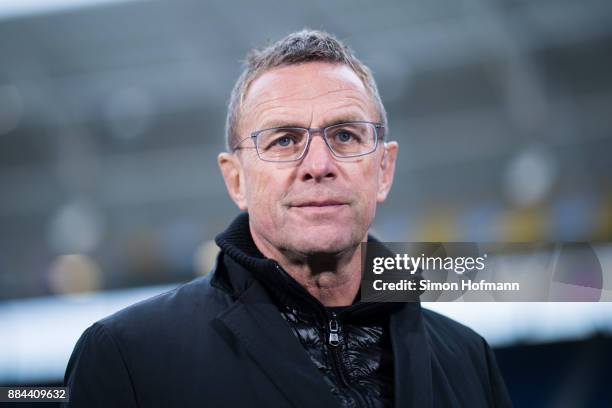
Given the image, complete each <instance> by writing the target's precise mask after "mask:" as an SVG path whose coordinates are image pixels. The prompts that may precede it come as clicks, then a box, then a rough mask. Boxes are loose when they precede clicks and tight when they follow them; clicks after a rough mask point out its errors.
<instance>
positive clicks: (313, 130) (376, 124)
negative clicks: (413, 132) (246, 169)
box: [232, 120, 385, 163]
mask: <svg viewBox="0 0 612 408" xmlns="http://www.w3.org/2000/svg"><path fill="white" fill-rule="evenodd" d="M351 124H368V125H372V126H373V127H374V131H375V132H376V135H375V139H374V147H373V148H372V150H370V151H369V152H366V153H359V154H352V155H350V156H339V155H338V154H337V153H336V152H335V151H334V149H332V147H331V146H330V145H329V141H328V140H327V130H328V129H329V128H333V127H336V126H342V125H351ZM277 129H292V130H305V131H306V132H307V133H308V140H307V141H306V146H305V147H304V151H302V153H301V154H300V155H299V157H297V158H295V159H291V160H269V159H263V158H262V157H261V155H260V154H259V149H258V148H257V136H259V135H260V134H261V133H263V132H266V131H268V130H277ZM381 129H385V125H383V124H382V123H379V122H370V121H367V120H353V121H349V122H340V123H334V124H333V125H329V126H325V127H322V128H304V127H299V126H277V127H271V128H267V129H260V130H256V131H255V132H253V133H251V135H250V136H247V137H245V138H244V139H242V140H240V141H239V142H238V143H236V145H235V146H234V147H233V148H232V153H233V152H235V151H236V150H240V149H255V151H256V152H257V157H258V158H259V160H262V161H265V162H269V163H290V162H294V161H299V160H302V159H303V158H304V156H305V155H306V152H308V150H309V149H310V143H311V142H312V138H313V134H314V133H320V134H321V137H322V138H323V141H325V145H326V146H327V148H328V149H329V151H330V152H331V153H332V155H333V156H334V157H337V158H339V159H350V158H353V157H361V156H366V155H368V154H372V153H374V152H375V151H376V149H377V148H378V139H381V136H380V130H381ZM382 138H384V133H383V135H382ZM247 139H253V144H254V146H253V147H240V145H241V144H242V142H244V141H245V140H247Z"/></svg>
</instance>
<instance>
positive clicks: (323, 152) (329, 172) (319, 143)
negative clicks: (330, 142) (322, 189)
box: [299, 132, 337, 182]
mask: <svg viewBox="0 0 612 408" xmlns="http://www.w3.org/2000/svg"><path fill="white" fill-rule="evenodd" d="M336 166H337V164H336V160H335V159H334V156H333V155H332V152H331V151H330V150H329V148H328V147H327V144H326V143H325V140H324V139H323V135H322V134H321V133H320V132H319V133H313V135H312V139H311V140H310V146H309V147H308V150H307V151H306V153H305V156H304V158H303V159H302V161H301V163H300V166H299V177H300V179H301V180H302V181H308V180H314V181H317V182H320V181H323V180H325V179H334V178H336V176H337V167H336Z"/></svg>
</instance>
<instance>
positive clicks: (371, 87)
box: [225, 29, 387, 151]
mask: <svg viewBox="0 0 612 408" xmlns="http://www.w3.org/2000/svg"><path fill="white" fill-rule="evenodd" d="M312 61H323V62H331V63H338V64H345V65H347V66H348V67H350V68H351V69H352V70H353V71H354V72H355V74H357V76H358V77H359V78H360V79H361V81H362V82H363V84H364V85H365V87H366V89H367V90H368V91H369V93H370V94H371V96H372V98H373V99H374V103H375V105H376V108H377V109H378V113H379V116H380V118H379V120H380V121H381V122H382V124H383V125H384V126H385V130H387V112H386V111H385V107H384V106H383V103H382V100H381V99H380V94H379V93H378V87H377V86H376V82H375V81H374V76H373V75H372V72H371V71H370V69H369V68H368V67H367V66H366V65H365V64H363V63H362V62H361V61H359V59H357V57H356V56H355V54H354V53H353V51H352V50H351V49H350V48H349V47H348V46H346V45H345V44H343V43H342V42H341V41H340V40H338V39H337V38H335V37H334V36H333V35H331V34H329V33H326V32H323V31H317V30H310V29H303V30H301V31H298V32H295V33H291V34H289V35H288V36H286V37H284V38H282V39H281V40H279V41H277V42H275V43H274V44H272V45H269V46H267V47H264V48H261V49H255V50H253V51H251V52H250V53H249V54H248V56H247V59H246V61H245V64H244V70H243V71H242V74H240V77H238V80H237V81H236V84H235V85H234V89H233V90H232V94H231V96H230V100H229V104H228V107H227V118H226V121H225V138H226V139H225V140H226V145H227V149H228V151H231V150H232V148H234V147H235V146H236V143H238V142H239V141H240V135H239V134H238V127H239V124H240V115H241V109H242V104H243V102H244V99H245V97H246V94H247V92H248V89H249V86H250V85H251V83H253V81H254V80H255V79H257V78H258V77H259V76H260V75H261V74H263V73H264V72H266V71H268V70H270V69H272V68H276V67H279V66H286V65H294V64H302V63H305V62H312ZM385 133H387V132H385Z"/></svg>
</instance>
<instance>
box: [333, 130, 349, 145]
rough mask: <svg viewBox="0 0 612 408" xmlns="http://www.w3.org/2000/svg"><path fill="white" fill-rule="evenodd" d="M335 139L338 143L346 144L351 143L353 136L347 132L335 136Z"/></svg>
mask: <svg viewBox="0 0 612 408" xmlns="http://www.w3.org/2000/svg"><path fill="white" fill-rule="evenodd" d="M336 137H337V138H338V141H340V142H344V143H346V142H349V141H351V139H352V138H353V135H352V134H351V133H349V132H340V133H338V134H337V135H336Z"/></svg>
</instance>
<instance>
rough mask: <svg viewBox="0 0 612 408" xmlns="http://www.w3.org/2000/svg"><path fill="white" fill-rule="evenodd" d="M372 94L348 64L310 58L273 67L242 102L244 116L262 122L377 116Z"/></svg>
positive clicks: (250, 120)
mask: <svg viewBox="0 0 612 408" xmlns="http://www.w3.org/2000/svg"><path fill="white" fill-rule="evenodd" d="M375 112H376V109H375V108H374V102H373V100H372V97H371V95H370V93H369V91H368V89H367V88H366V87H365V85H364V84H363V82H362V81H361V79H360V78H359V77H358V76H357V74H356V73H355V72H354V71H353V70H352V69H351V68H350V67H348V66H347V65H344V64H332V63H328V62H308V63H303V64H297V65H288V66H282V67H277V68H273V69H271V70H269V71H266V72H264V73H263V74H261V76H259V77H258V78H256V79H255V80H254V81H253V82H252V83H251V85H250V87H249V89H248V92H247V94H246V98H245V100H244V104H243V114H244V119H245V120H248V121H249V122H251V123H252V122H253V121H255V122H262V121H266V120H268V119H271V118H274V117H276V118H277V119H278V120H282V119H283V117H284V118H285V119H287V120H290V119H293V120H297V121H300V120H301V119H302V118H301V117H303V120H315V119H316V118H315V117H317V116H325V115H333V114H338V115H343V116H347V117H348V118H350V117H352V116H355V119H368V120H375V119H376V118H374V117H371V116H372V114H373V113H375Z"/></svg>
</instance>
